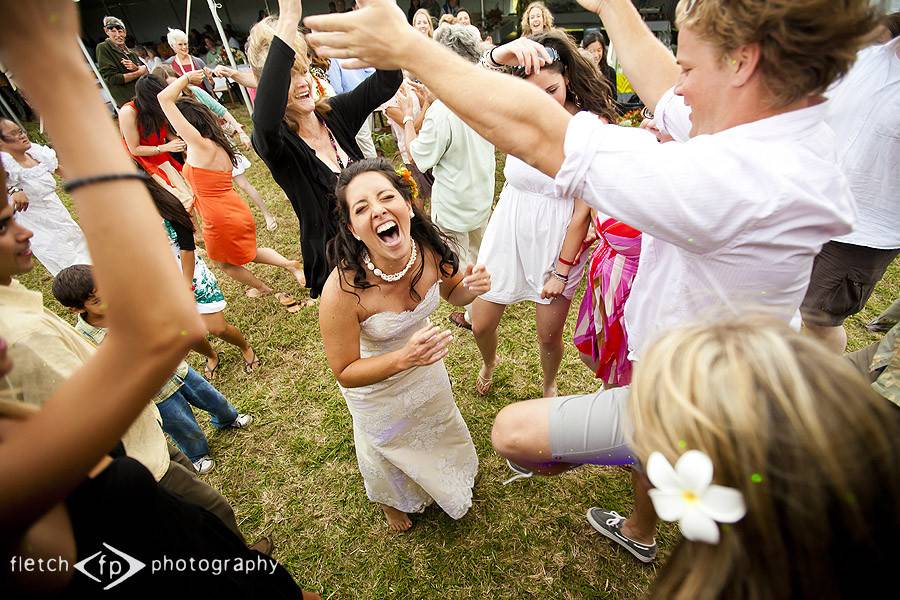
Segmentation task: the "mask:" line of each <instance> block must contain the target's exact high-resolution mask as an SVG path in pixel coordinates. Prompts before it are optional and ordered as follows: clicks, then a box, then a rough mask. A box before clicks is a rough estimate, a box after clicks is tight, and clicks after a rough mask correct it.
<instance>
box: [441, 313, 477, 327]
mask: <svg viewBox="0 0 900 600" xmlns="http://www.w3.org/2000/svg"><path fill="white" fill-rule="evenodd" d="M447 319H448V320H449V321H450V322H451V323H453V324H454V325H456V326H457V327H461V328H463V329H468V330H469V331H472V324H471V323H469V322H468V321H466V313H464V312H462V311H457V312H452V313H450V316H448V317H447Z"/></svg>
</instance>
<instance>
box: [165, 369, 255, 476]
mask: <svg viewBox="0 0 900 600" xmlns="http://www.w3.org/2000/svg"><path fill="white" fill-rule="evenodd" d="M191 405H194V406H196V407H197V408H199V409H202V410H205V411H206V412H208V413H209V414H210V416H211V417H212V424H213V427H215V428H216V429H223V428H225V427H228V426H229V425H231V424H232V423H233V422H234V420H235V419H237V418H238V412H237V409H235V408H234V406H232V405H231V403H230V402H229V401H228V400H226V399H225V396H223V395H222V394H221V392H219V390H217V389H216V388H214V387H213V386H212V384H210V383H209V382H208V381H206V379H204V378H203V377H202V376H201V375H200V374H199V373H197V371H195V370H193V369H188V373H187V377H185V378H184V384H183V385H182V386H181V387H180V388H178V391H176V392H175V393H174V394H172V395H171V396H169V397H168V398H166V399H165V400H163V401H162V402H160V403H159V404H157V405H156V408H158V409H159V414H160V415H161V416H162V421H163V431H165V432H166V433H168V434H169V435H170V436H171V437H172V439H173V440H174V441H175V445H176V446H178V449H179V450H181V451H182V452H184V453H185V455H187V457H188V458H189V459H191V462H194V461H195V460H199V459H200V458H202V457H204V456H206V455H207V454H209V442H207V441H206V436H205V435H203V431H202V430H201V429H200V426H199V425H198V424H197V419H195V418H194V413H193V411H192V410H191Z"/></svg>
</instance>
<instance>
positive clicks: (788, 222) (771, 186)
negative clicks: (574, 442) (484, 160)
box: [556, 90, 855, 359]
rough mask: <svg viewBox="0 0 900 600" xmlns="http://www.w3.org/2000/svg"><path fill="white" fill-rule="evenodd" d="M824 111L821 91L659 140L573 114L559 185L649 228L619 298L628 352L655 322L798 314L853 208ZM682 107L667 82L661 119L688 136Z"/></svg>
mask: <svg viewBox="0 0 900 600" xmlns="http://www.w3.org/2000/svg"><path fill="white" fill-rule="evenodd" d="M825 111H826V106H825V104H824V103H823V104H820V105H818V106H815V107H812V108H806V109H803V110H797V111H792V112H788V113H785V114H781V115H777V116H774V117H770V118H766V119H761V120H759V121H755V122H752V123H747V124H744V125H740V126H737V127H733V128H731V129H728V130H726V131H722V132H720V133H716V134H714V135H700V136H697V137H695V138H692V139H690V140H689V141H685V142H683V143H679V142H670V143H666V144H660V143H658V142H657V141H656V138H655V136H653V135H652V134H650V133H649V132H646V131H642V130H638V129H632V128H625V127H617V126H615V125H605V124H603V122H602V121H600V120H599V119H597V118H596V117H595V116H593V115H591V114H589V113H580V114H578V115H576V116H575V117H574V118H573V119H572V121H571V123H570V124H569V127H568V130H567V132H566V139H565V160H564V162H563V165H562V168H561V169H560V171H559V173H558V174H557V177H556V187H557V192H558V194H559V196H560V197H565V198H572V197H575V196H578V197H581V198H583V199H584V201H585V202H586V203H588V204H589V205H590V206H592V207H594V208H596V209H597V210H599V211H601V212H603V213H605V214H608V215H611V216H612V217H614V218H616V219H618V220H620V221H623V222H625V223H627V224H629V225H631V226H632V227H635V228H637V229H639V230H641V231H643V232H644V237H643V240H642V242H641V243H642V247H641V264H640V267H639V268H638V273H637V276H636V278H635V281H634V286H633V287H632V290H631V296H630V297H629V299H628V302H627V303H626V305H625V322H626V327H627V330H628V341H629V347H630V348H631V350H632V352H631V354H632V357H633V358H635V359H636V358H639V356H640V353H641V351H642V349H643V348H646V347H647V345H648V344H649V343H650V342H652V340H653V338H654V337H655V336H656V335H658V334H659V333H661V332H662V331H664V330H666V329H669V328H671V327H674V326H677V325H680V324H682V323H685V322H688V321H693V320H697V319H703V318H710V317H716V316H721V314H720V313H722V312H723V309H724V310H727V311H729V312H730V313H731V314H742V313H744V312H746V311H747V310H753V309H760V308H763V309H767V310H769V311H770V312H773V313H774V314H775V315H776V316H778V317H779V318H783V319H784V320H785V321H788V320H790V319H792V318H793V317H794V316H795V314H796V313H797V310H798V308H799V306H800V302H801V301H802V300H803V296H804V294H805V293H806V288H807V286H808V284H809V275H810V271H811V269H812V262H813V259H814V258H815V256H816V254H818V252H819V250H820V249H821V247H822V244H824V243H825V242H827V241H828V240H830V239H831V238H833V237H835V236H837V235H841V234H844V233H847V232H848V231H850V229H851V225H852V223H853V220H854V218H855V211H854V207H853V199H852V196H851V194H850V190H849V187H848V185H847V182H846V180H845V178H844V177H843V176H842V175H841V173H840V171H839V170H838V169H837V168H836V166H835V158H834V134H833V132H832V131H831V129H830V128H829V127H828V126H827V125H825V123H824V119H825ZM688 113H689V109H688V108H687V107H686V106H685V105H684V101H683V99H682V98H680V97H678V96H674V94H673V93H672V92H671V90H670V91H669V92H668V93H667V94H666V95H665V96H664V97H663V99H662V100H660V103H659V105H658V106H657V107H656V111H655V114H656V120H657V125H658V126H660V127H663V128H666V131H667V132H668V133H669V134H670V135H673V137H675V138H676V139H682V140H683V139H686V136H687V133H688V131H689V130H690V120H689V118H688ZM685 124H686V127H687V130H685Z"/></svg>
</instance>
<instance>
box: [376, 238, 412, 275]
mask: <svg viewBox="0 0 900 600" xmlns="http://www.w3.org/2000/svg"><path fill="white" fill-rule="evenodd" d="M363 262H364V263H366V267H368V269H369V270H370V271H372V272H373V273H375V275H376V276H377V277H381V278H382V279H384V280H385V281H387V282H392V281H399V280H401V279H403V276H404V275H406V274H407V273H408V272H409V270H410V269H411V268H412V266H413V265H414V264H415V262H416V242H415V241H413V243H412V252H410V253H409V261H408V262H407V263H406V266H405V267H403V270H402V271H400V272H398V273H390V274H389V273H385V272H384V271H382V270H381V269H379V268H378V267H376V266H375V264H374V263H373V262H372V259H371V258H369V253H368V252H366V251H363Z"/></svg>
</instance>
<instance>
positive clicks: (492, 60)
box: [488, 46, 503, 67]
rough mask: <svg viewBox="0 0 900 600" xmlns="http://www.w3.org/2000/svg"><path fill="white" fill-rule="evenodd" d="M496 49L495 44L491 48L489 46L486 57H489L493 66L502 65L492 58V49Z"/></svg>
mask: <svg viewBox="0 0 900 600" xmlns="http://www.w3.org/2000/svg"><path fill="white" fill-rule="evenodd" d="M496 49H497V46H494V47H493V48H491V51H490V52H488V58H489V59H491V62H492V63H494V66H496V67H502V66H503V65H501V64H500V63H498V62H497V61H496V60H494V50H496Z"/></svg>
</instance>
